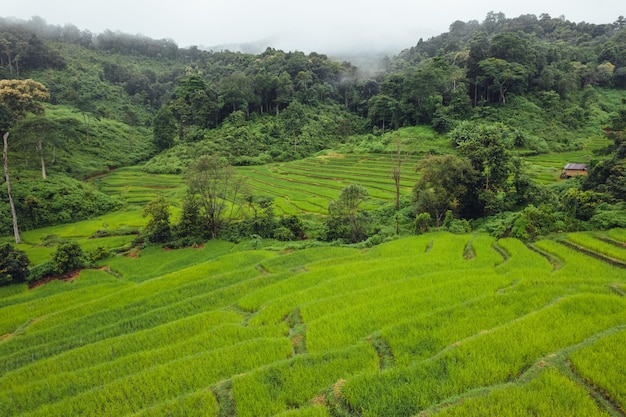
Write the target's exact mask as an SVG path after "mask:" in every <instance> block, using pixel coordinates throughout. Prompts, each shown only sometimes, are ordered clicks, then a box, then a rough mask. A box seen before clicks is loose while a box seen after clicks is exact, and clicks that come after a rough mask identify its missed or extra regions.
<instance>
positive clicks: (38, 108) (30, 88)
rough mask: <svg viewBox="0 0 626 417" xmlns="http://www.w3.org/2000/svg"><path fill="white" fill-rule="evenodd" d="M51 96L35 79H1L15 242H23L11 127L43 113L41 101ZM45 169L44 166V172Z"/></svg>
mask: <svg viewBox="0 0 626 417" xmlns="http://www.w3.org/2000/svg"><path fill="white" fill-rule="evenodd" d="M48 98H50V94H49V93H48V90H47V89H46V87H45V86H44V85H43V84H41V83H38V82H37V81H33V80H31V79H27V80H0V109H1V110H0V128H1V129H2V131H4V132H5V133H4V135H3V136H2V141H3V148H2V161H3V164H4V176H5V179H6V183H7V193H8V195H9V204H10V205H11V216H12V218H13V234H14V235H15V243H21V238H20V232H19V230H18V227H17V213H16V211H15V205H14V203H13V197H12V195H11V181H10V177H9V156H8V152H9V128H10V127H11V125H12V124H13V123H14V121H15V118H17V119H21V118H23V117H24V116H26V114H27V113H29V112H30V113H35V114H42V113H43V111H44V109H43V105H42V104H41V101H43V100H47V99H48ZM43 173H44V169H43V168H42V174H43Z"/></svg>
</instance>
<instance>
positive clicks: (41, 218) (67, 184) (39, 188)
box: [0, 175, 118, 235]
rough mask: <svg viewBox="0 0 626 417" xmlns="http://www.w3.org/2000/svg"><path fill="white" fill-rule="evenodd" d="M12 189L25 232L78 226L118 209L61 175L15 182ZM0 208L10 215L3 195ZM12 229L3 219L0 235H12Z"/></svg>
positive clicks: (114, 203) (109, 200)
mask: <svg viewBox="0 0 626 417" xmlns="http://www.w3.org/2000/svg"><path fill="white" fill-rule="evenodd" d="M11 185H12V188H13V199H14V201H15V206H16V210H17V217H18V219H19V222H20V229H22V230H29V229H34V228H37V227H42V226H47V225H52V224H59V223H69V222H75V221H78V220H82V219H85V218H88V217H92V216H95V215H98V214H103V213H106V212H108V211H110V210H112V209H114V208H115V207H117V206H118V201H117V200H115V199H114V198H112V197H110V196H108V195H106V194H104V193H101V192H99V191H96V190H94V189H93V188H92V187H91V186H90V185H87V184H85V183H81V182H79V181H76V180H73V179H71V178H68V177H64V176H59V175H55V176H50V177H48V178H47V179H46V180H41V179H40V180H33V181H30V180H20V181H15V183H14V184H13V181H12V184H11ZM0 207H2V210H0V211H1V212H4V213H9V212H10V211H9V208H8V201H7V197H6V194H3V195H0ZM11 227H12V226H11V223H10V218H7V217H4V216H0V233H2V234H4V235H6V234H9V233H10V230H12V229H11Z"/></svg>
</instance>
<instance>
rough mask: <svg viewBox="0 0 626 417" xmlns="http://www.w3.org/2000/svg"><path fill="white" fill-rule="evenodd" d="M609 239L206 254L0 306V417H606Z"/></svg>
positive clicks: (16, 294) (624, 281) (612, 345)
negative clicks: (561, 416)
mask: <svg viewBox="0 0 626 417" xmlns="http://www.w3.org/2000/svg"><path fill="white" fill-rule="evenodd" d="M104 220H105V219H99V220H98V221H96V220H94V221H93V222H94V224H93V225H92V226H97V224H98V222H100V223H102V222H103V221H104ZM56 232H57V233H58V234H60V235H62V234H64V233H66V234H68V235H71V234H72V233H74V232H73V231H72V230H70V229H69V227H68V229H67V230H65V231H64V230H63V229H61V228H59V229H57V230H56ZM623 236H624V230H623V229H615V230H613V231H611V232H609V233H606V234H602V235H600V234H594V233H576V234H571V235H567V236H565V237H564V238H563V240H560V241H556V240H542V241H539V242H536V243H535V244H534V246H533V247H532V248H530V247H527V246H526V245H524V244H523V243H522V242H520V241H518V240H515V239H511V238H507V239H501V240H498V241H496V240H495V239H493V238H491V237H489V236H486V235H452V234H447V233H435V234H426V235H421V236H416V237H409V238H403V239H398V240H395V241H391V242H388V243H384V244H382V245H379V246H377V247H375V248H372V249H367V250H359V249H352V248H336V247H318V248H310V249H305V250H300V251H293V252H289V251H287V252H276V251H264V250H256V251H250V250H244V248H243V247H242V246H243V245H234V244H231V243H227V242H220V241H210V242H208V243H207V244H206V245H205V246H203V247H199V248H188V249H181V250H174V251H166V250H163V249H159V248H149V249H147V250H144V251H142V252H141V253H139V255H138V256H137V257H125V256H117V257H114V258H109V259H107V260H106V261H103V262H104V263H103V264H102V267H103V268H101V269H93V270H84V271H82V272H81V274H80V275H79V276H78V277H75V278H74V279H73V280H71V281H53V282H50V283H48V284H45V285H43V286H40V287H37V288H34V289H30V290H29V289H27V287H26V286H12V287H7V288H3V289H1V290H0V335H1V336H0V337H1V340H0V414H1V415H2V416H57V415H58V416H67V415H81V416H101V415H115V416H163V415H168V416H169V415H172V416H225V415H232V416H255V417H257V416H283V417H285V416H381V415H384V416H417V415H420V416H421V415H425V416H426V415H428V416H430V415H443V416H448V415H454V416H456V415H529V414H533V415H591V416H595V415H598V416H601V415H602V416H604V415H609V416H610V415H617V416H619V415H623V412H624V409H626V393H625V392H624V384H625V381H624V378H623V375H626V365H624V364H625V363H626V361H624V359H625V358H624V355H625V354H624V352H625V349H624V340H625V337H626V314H624V312H625V311H626V301H625V299H624V289H625V288H626V269H624V268H623V267H620V266H618V265H617V264H616V263H614V262H610V260H611V259H621V258H622V257H623V256H624V253H625V252H624V251H626V248H624V247H623V244H622V242H621V241H620V240H619V238H620V237H622V238H623ZM573 243H575V245H574V244H573ZM606 245H609V246H606ZM609 255H610V257H609ZM555 260H558V263H557V264H555Z"/></svg>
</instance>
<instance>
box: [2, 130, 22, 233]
mask: <svg viewBox="0 0 626 417" xmlns="http://www.w3.org/2000/svg"><path fill="white" fill-rule="evenodd" d="M2 139H3V142H4V147H3V148H2V161H3V162H4V177H5V179H6V182H7V193H8V194H9V205H10V206H11V216H12V218H13V235H14V236H15V243H22V239H21V238H20V231H19V229H18V227H17V213H16V212H15V204H14V203H13V197H12V196H11V180H10V178H9V155H8V152H9V132H6V133H5V134H4V136H3V137H2Z"/></svg>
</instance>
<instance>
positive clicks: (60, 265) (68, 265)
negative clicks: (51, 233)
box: [52, 242, 87, 274]
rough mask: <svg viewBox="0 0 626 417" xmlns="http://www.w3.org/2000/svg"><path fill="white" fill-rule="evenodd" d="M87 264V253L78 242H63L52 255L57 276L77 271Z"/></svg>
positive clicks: (53, 267)
mask: <svg viewBox="0 0 626 417" xmlns="http://www.w3.org/2000/svg"><path fill="white" fill-rule="evenodd" d="M86 264H87V259H86V258H85V253H84V252H83V249H82V248H81V247H80V245H79V244H78V243H76V242H63V243H61V244H60V245H59V246H58V247H57V249H56V251H55V252H54V253H53V254H52V270H53V271H54V272H55V273H57V274H65V273H66V272H70V271H75V270H77V269H80V268H83V267H84V266H85V265H86Z"/></svg>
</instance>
